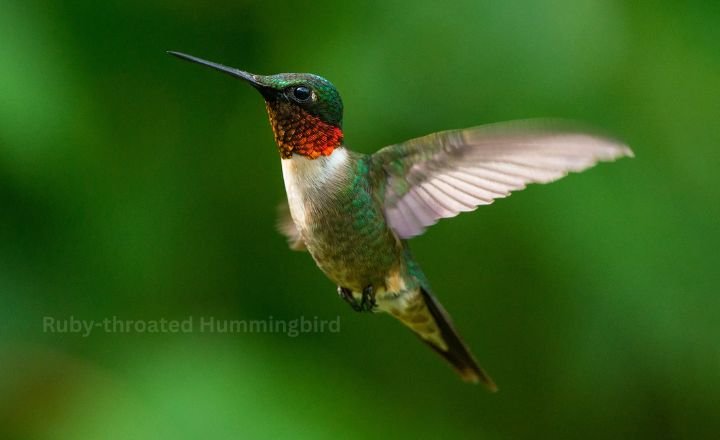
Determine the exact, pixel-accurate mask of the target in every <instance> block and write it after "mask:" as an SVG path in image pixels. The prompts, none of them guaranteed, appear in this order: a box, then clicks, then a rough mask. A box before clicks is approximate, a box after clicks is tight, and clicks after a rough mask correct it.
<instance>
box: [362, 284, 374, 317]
mask: <svg viewBox="0 0 720 440" xmlns="http://www.w3.org/2000/svg"><path fill="white" fill-rule="evenodd" d="M376 306H377V302H376V301H375V289H374V288H373V286H372V285H369V286H366V287H365V288H364V289H363V291H362V300H361V301H360V310H362V311H364V312H372V311H373V309H375V307H376Z"/></svg>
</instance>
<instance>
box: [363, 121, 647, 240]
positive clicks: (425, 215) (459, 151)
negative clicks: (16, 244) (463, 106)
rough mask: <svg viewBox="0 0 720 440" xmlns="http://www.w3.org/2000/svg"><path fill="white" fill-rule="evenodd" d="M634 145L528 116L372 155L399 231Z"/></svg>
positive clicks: (419, 229)
mask: <svg viewBox="0 0 720 440" xmlns="http://www.w3.org/2000/svg"><path fill="white" fill-rule="evenodd" d="M623 156H630V157H632V156H633V152H632V151H631V150H630V149H629V148H628V147H626V146H625V145H623V144H622V143H620V142H617V141H614V140H611V139H608V138H605V137H602V136H598V135H595V134H590V133H589V132H587V131H582V130H578V129H577V128H575V126H574V124H571V123H569V122H561V121H550V120H528V121H515V122H505V123H498V124H490V125H484V126H479V127H474V128H469V129H465V130H451V131H443V132H439V133H433V134H430V135H427V136H424V137H420V138H416V139H412V140H409V141H406V142H403V143H400V144H395V145H390V146H388V147H385V148H383V149H381V150H379V151H378V152H376V153H375V154H373V155H372V159H373V164H374V165H376V166H378V167H380V168H382V169H383V170H384V173H385V176H386V186H385V194H384V210H385V216H386V219H387V221H388V224H389V225H390V226H391V227H392V228H393V230H394V231H395V232H396V233H397V234H398V236H399V237H401V238H404V239H407V238H410V237H414V236H416V235H420V234H422V233H423V231H424V230H425V228H427V227H428V226H430V225H433V224H435V223H437V222H438V220H440V219H441V218H448V217H454V216H456V215H458V214H459V213H461V212H465V211H472V210H474V209H475V208H477V207H478V206H479V205H489V204H490V203H492V202H493V201H494V200H495V199H498V198H503V197H507V196H508V195H510V192H511V191H518V190H521V189H524V188H525V186H526V185H527V184H529V183H548V182H552V181H554V180H557V179H560V178H561V177H563V176H565V175H567V174H568V173H569V172H579V171H582V170H585V169H587V168H590V167H592V166H593V165H595V164H596V163H597V162H600V161H611V160H615V159H617V158H620V157H623Z"/></svg>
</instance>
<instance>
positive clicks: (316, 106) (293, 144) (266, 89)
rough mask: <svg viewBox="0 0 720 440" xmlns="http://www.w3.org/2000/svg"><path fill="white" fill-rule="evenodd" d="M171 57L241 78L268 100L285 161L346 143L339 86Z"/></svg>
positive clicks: (307, 77) (315, 77)
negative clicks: (344, 141)
mask: <svg viewBox="0 0 720 440" xmlns="http://www.w3.org/2000/svg"><path fill="white" fill-rule="evenodd" d="M168 53H170V54H171V55H175V56H176V57H179V58H182V59H184V60H188V61H191V62H194V63H198V64H202V65H204V66H207V67H211V68H213V69H217V70H219V71H221V72H224V73H227V74H229V75H231V76H234V77H236V78H240V79H242V80H244V81H246V82H248V83H249V84H250V85H252V86H253V87H255V89H257V90H258V91H259V92H260V94H262V96H263V98H264V99H265V107H266V108H267V112H268V117H269V118H270V125H271V126H272V130H273V133H274V135H275V142H276V143H277V146H278V149H279V151H280V156H281V157H282V158H283V159H288V158H290V157H292V156H293V155H295V154H299V155H302V156H305V157H307V158H309V159H316V158H318V157H320V156H329V155H330V154H332V152H333V151H334V150H335V149H336V148H337V147H339V146H341V145H342V142H343V132H342V116H343V105H342V100H341V99H340V94H339V93H338V91H337V89H336V88H335V86H333V85H332V83H331V82H330V81H328V80H326V79H325V78H323V77H320V76H318V75H313V74H311V73H279V74H276V75H267V76H266V75H255V74H252V73H248V72H245V71H242V70H238V69H234V68H231V67H226V66H223V65H221V64H217V63H213V62H210V61H205V60H202V59H200V58H196V57H193V56H190V55H186V54H183V53H179V52H168Z"/></svg>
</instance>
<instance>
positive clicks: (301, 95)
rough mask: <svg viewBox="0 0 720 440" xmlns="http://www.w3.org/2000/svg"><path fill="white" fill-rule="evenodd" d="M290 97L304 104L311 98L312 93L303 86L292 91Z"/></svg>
mask: <svg viewBox="0 0 720 440" xmlns="http://www.w3.org/2000/svg"><path fill="white" fill-rule="evenodd" d="M292 96H293V98H295V100H296V101H297V102H306V101H308V100H309V99H310V98H311V97H312V91H311V90H310V89H309V88H307V87H305V86H298V87H295V88H294V89H292Z"/></svg>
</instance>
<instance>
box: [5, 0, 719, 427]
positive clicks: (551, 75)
mask: <svg viewBox="0 0 720 440" xmlns="http://www.w3.org/2000/svg"><path fill="white" fill-rule="evenodd" d="M719 41H720V6H719V4H718V2H716V1H707V2H700V1H689V2H673V1H666V2H650V1H645V2H643V1H640V2H623V1H620V0H616V1H605V0H580V1H577V0H546V1H531V2H524V1H504V2H500V1H496V2H486V1H477V0H468V1H459V2H442V3H438V2H434V1H429V0H421V1H416V2H399V3H398V2H388V1H374V0H369V1H363V2H343V3H340V2H335V1H323V2H316V3H299V2H298V3H294V2H271V1H263V2H245V1H217V2H210V3H208V2H203V1H193V0H185V1H178V2H169V1H160V0H145V1H137V0H130V1H127V0H126V1H114V0H111V1H106V2H90V1H85V2H80V1H45V2H42V1H24V2H21V1H13V0H9V1H8V0H2V13H0V57H1V60H2V61H1V62H0V438H2V439H100V438H103V439H158V438H177V439H197V438H215V439H230V438H260V437H270V436H272V437H273V438H335V437H341V438H364V437H369V436H375V437H377V436H381V437H387V438H433V437H434V438H438V437H440V436H443V437H447V438H453V437H454V438H491V439H506V438H545V437H552V438H579V437H582V438H620V437H624V438H652V439H658V438H710V437H713V436H714V435H717V432H718V430H720V422H719V421H718V417H717V416H718V414H719V413H720V348H719V345H718V337H719V336H720V313H719V312H720V300H719V299H718V294H717V293H718V292H717V286H718V284H719V282H720V275H719V273H720V271H719V270H718V258H717V249H718V247H719V246H720V232H719V231H718V226H719V221H718V219H719V218H720V204H719V203H718V201H719V199H720V197H719V195H720V194H719V193H720V190H719V187H720V175H719V174H718V171H717V166H718V164H720V160H719V159H720V158H719V156H720V155H719V154H718V149H719V147H720V130H719V129H718V126H719V122H718V121H719V118H720V45H719V44H718V42H719ZM165 50H180V51H184V52H187V53H190V54H193V55H197V56H201V57H204V58H207V59H210V60H214V61H218V62H222V63H224V64H228V65H232V66H236V67H240V68H243V69H247V70H250V71H253V72H258V73H276V72H283V71H301V72H302V71H309V72H314V73H319V74H321V75H323V76H325V77H327V78H329V79H330V80H331V81H333V82H334V83H335V85H336V86H337V87H338V88H339V89H340V91H341V93H342V94H343V98H344V101H345V107H346V112H345V115H346V116H345V124H344V126H345V130H346V141H347V142H348V143H349V144H350V145H351V146H352V147H353V148H355V149H357V150H360V151H363V152H372V151H375V150H376V149H378V148H380V147H381V146H384V145H388V144H391V143H395V142H398V141H401V140H405V139H408V138H411V137H416V136H420V135H423V134H427V133H430V132H433V131H437V130H443V129H449V128H461V127H468V126H473V125H477V124H481V123H487V122H494V121H501V120H509V119H518V118H529V117H542V116H552V117H564V118H571V119H577V120H581V121H585V122H587V123H590V124H592V125H594V126H597V127H600V128H603V129H605V130H607V131H608V132H610V133H613V134H614V135H616V136H617V137H619V138H620V139H623V140H625V141H626V142H627V143H628V144H629V145H631V146H632V147H633V149H634V150H635V153H636V155H637V157H636V158H635V159H633V160H628V159H624V160H621V161H619V162H617V163H614V164H604V165H601V166H599V167H597V168H595V169H592V170H590V171H588V172H586V173H584V174H581V175H572V176H570V177H568V178H566V179H563V180H562V181H560V182H557V183H554V184H552V185H549V186H532V187H530V188H528V189H527V190H525V191H523V192H521V193H518V194H515V195H514V196H513V197H511V198H510V199H507V200H501V201H499V202H498V203H496V204H494V205H492V206H490V207H483V208H481V209H478V211H476V212H474V213H471V214H465V215H462V216H460V217H458V218H456V219H452V220H445V221H443V222H441V223H440V224H438V225H437V226H435V227H433V228H432V229H431V230H430V231H429V232H428V233H427V234H426V235H424V236H422V237H419V238H418V239H416V240H414V241H413V244H412V246H413V250H414V252H415V254H416V257H417V258H418V260H419V261H420V262H421V263H422V264H423V267H424V268H425V271H426V273H427V275H428V276H429V277H430V279H431V280H432V282H433V286H434V289H435V290H436V291H437V293H438V295H439V296H440V298H441V299H442V301H443V303H444V304H445V306H446V308H447V309H448V310H450V311H451V312H452V314H453V316H454V318H455V321H456V324H457V325H458V327H459V328H460V330H461V331H462V333H463V334H464V336H465V339H466V340H467V342H468V343H469V345H470V346H471V347H473V350H474V352H475V353H476V355H477V357H478V358H479V359H480V361H481V363H482V364H483V365H484V366H485V367H486V368H487V370H488V371H489V372H490V373H491V374H492V375H493V377H494V378H495V380H496V381H497V382H498V384H499V386H500V392H499V393H498V394H495V395H492V394H489V393H486V392H485V391H484V390H483V389H482V388H481V387H474V386H469V385H466V384H464V383H462V382H460V381H459V380H458V379H457V378H456V377H455V375H454V374H453V373H452V372H451V370H450V369H448V368H447V367H446V366H445V365H444V364H443V362H442V361H441V360H439V359H438V358H436V357H435V355H434V354H433V353H432V352H430V351H429V350H427V348H426V347H424V346H423V344H420V343H419V342H418V341H416V339H415V337H414V336H413V335H412V334H410V333H409V332H407V331H406V330H404V329H403V328H401V327H400V326H399V325H398V324H397V323H395V322H393V321H392V320H391V319H390V318H388V317H386V316H379V315H376V316H370V315H361V314H355V313H353V312H352V311H351V310H350V309H349V307H347V305H346V304H344V303H343V302H342V301H340V300H339V299H338V298H337V297H336V294H335V286H333V285H332V284H331V283H330V282H329V281H328V280H326V279H325V278H324V276H323V275H322V274H321V273H320V272H319V271H318V270H317V269H316V268H315V266H314V263H313V262H312V260H311V259H310V257H309V256H308V255H307V254H304V253H297V252H291V251H289V250H288V249H287V246H286V244H285V242H284V239H283V237H281V236H280V235H279V234H277V233H276V232H275V228H274V222H275V207H276V205H277V203H278V201H280V200H281V199H282V198H283V197H284V187H283V183H282V177H281V172H280V166H279V159H278V155H277V151H276V149H275V147H274V144H273V141H272V135H271V132H270V130H269V125H268V122H267V120H266V115H265V112H264V108H263V104H262V100H261V99H260V97H259V96H257V94H256V92H255V91H253V90H252V89H251V88H249V87H247V86H246V85H244V84H241V83H239V82H237V81H234V80H232V79H231V78H228V77H226V76H223V75H220V74H218V73H215V72H211V71H209V70H205V69H201V68H200V67H197V66H193V65H190V64H187V63H184V62H181V61H179V60H177V59H174V58H171V57H169V56H167V55H166V54H165V53H164V52H165ZM46 316H49V317H55V318H58V319H66V318H69V317H70V316H73V317H75V318H77V319H84V320H101V319H103V318H107V317H113V316H116V317H118V318H120V319H134V320H141V319H145V320H157V319H160V318H165V319H185V318H187V317H189V316H192V317H195V318H196V319H199V317H210V316H212V317H216V318H217V319H236V320H257V319H269V317H273V319H275V320H283V319H287V320H291V319H296V318H298V317H300V316H304V317H307V318H312V317H315V316H317V317H318V318H319V319H336V318H337V317H338V316H339V319H340V321H341V331H340V332H339V333H327V332H325V333H311V334H303V335H301V336H299V337H296V338H291V337H289V336H287V335H285V334H282V333H263V334H259V333H252V334H217V333H212V334H208V333H199V332H194V333H191V334H167V333H165V334H147V333H145V334H139V333H131V334H118V333H106V332H100V331H97V332H94V333H93V334H92V335H91V336H89V337H82V335H79V334H58V333H47V332H43V331H42V319H43V317H46Z"/></svg>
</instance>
